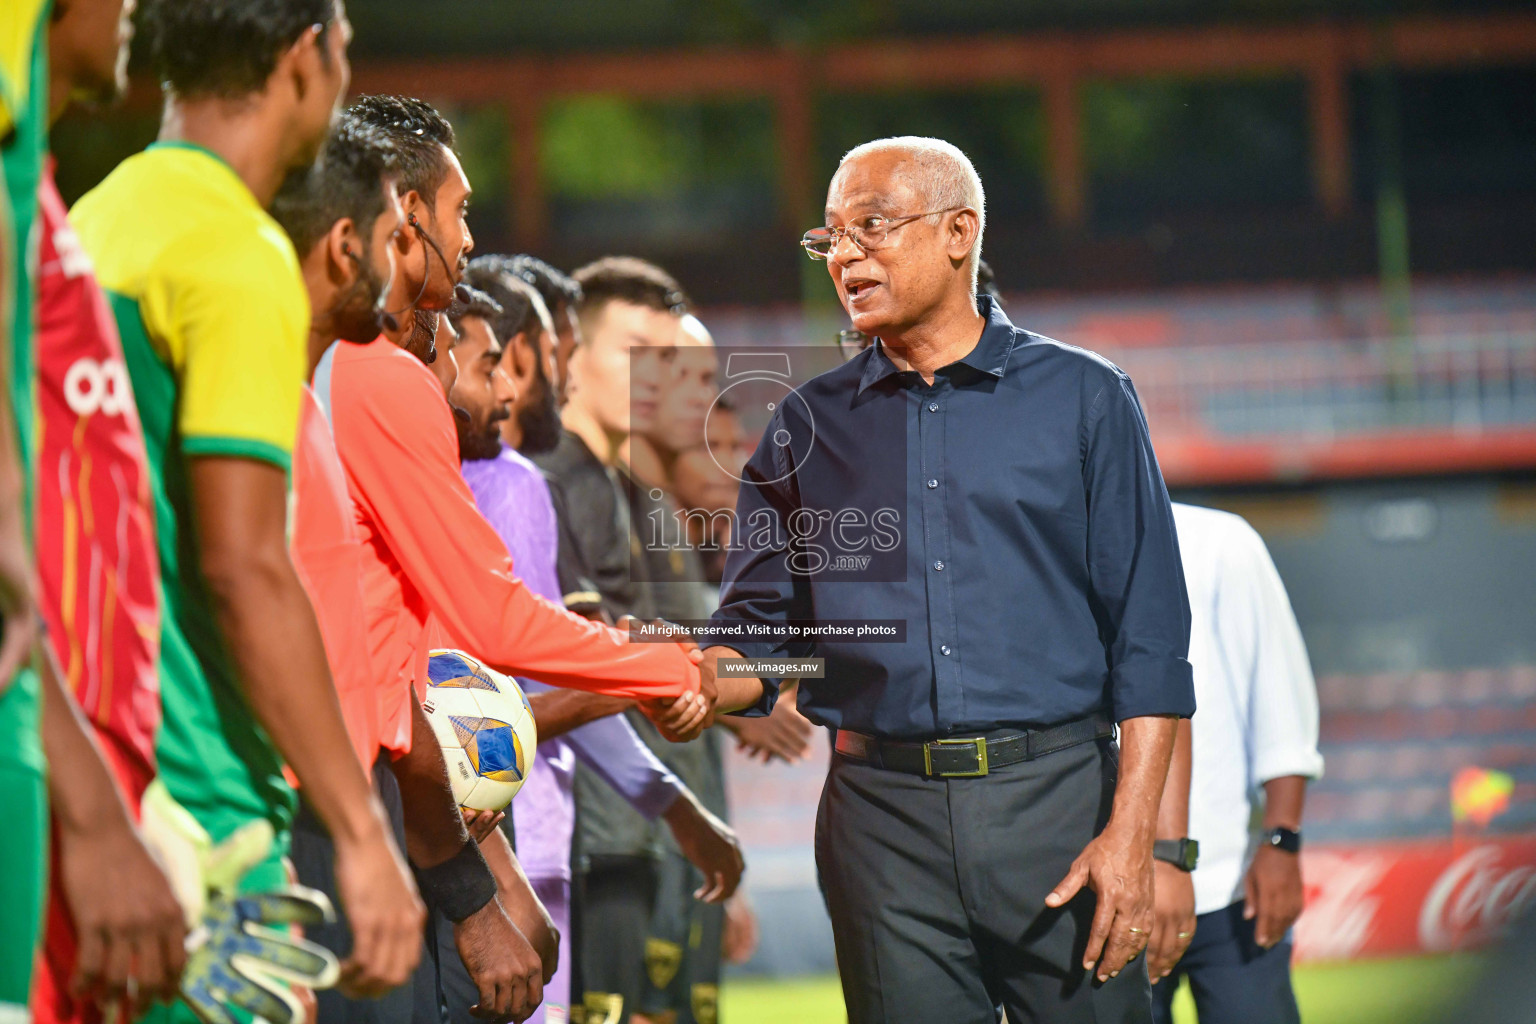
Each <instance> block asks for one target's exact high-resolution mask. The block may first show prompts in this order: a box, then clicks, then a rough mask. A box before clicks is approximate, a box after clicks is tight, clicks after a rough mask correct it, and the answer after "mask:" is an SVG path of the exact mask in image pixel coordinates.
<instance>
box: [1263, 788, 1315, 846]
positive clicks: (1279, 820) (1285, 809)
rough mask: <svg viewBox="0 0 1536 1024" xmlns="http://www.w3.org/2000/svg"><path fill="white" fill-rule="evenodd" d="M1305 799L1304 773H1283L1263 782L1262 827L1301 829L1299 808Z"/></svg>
mask: <svg viewBox="0 0 1536 1024" xmlns="http://www.w3.org/2000/svg"><path fill="white" fill-rule="evenodd" d="M1306 799H1307V778H1306V776H1304V775H1283V776H1281V777H1280V778H1278V779H1270V780H1269V781H1268V782H1266V783H1264V827H1265V828H1267V829H1269V828H1288V829H1291V830H1293V831H1298V832H1299V831H1300V830H1301V809H1302V805H1303V804H1304V803H1305V802H1306Z"/></svg>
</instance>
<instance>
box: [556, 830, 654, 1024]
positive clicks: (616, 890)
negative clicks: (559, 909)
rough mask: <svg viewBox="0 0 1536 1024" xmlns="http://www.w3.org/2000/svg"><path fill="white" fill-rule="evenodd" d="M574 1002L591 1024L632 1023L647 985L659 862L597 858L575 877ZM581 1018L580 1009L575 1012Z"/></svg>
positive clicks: (650, 859) (618, 857) (619, 857)
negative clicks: (647, 951)
mask: <svg viewBox="0 0 1536 1024" xmlns="http://www.w3.org/2000/svg"><path fill="white" fill-rule="evenodd" d="M576 881H577V886H578V888H579V894H578V896H577V898H576V899H575V903H574V907H573V913H572V920H573V924H574V928H573V939H574V945H573V948H574V949H575V951H576V964H575V968H576V971H575V974H574V975H573V976H572V979H571V984H572V988H571V1004H572V1006H573V1007H575V1006H581V1007H582V1008H583V1011H584V1013H585V1020H586V1024H628V1022H629V1018H630V1015H631V1014H633V1013H637V1012H639V1011H640V998H641V996H642V995H643V994H644V992H645V988H646V962H645V944H646V943H645V940H646V935H647V933H648V931H649V930H650V926H651V916H652V914H654V913H655V909H656V883H657V877H656V861H655V859H654V858H651V857H644V856H641V857H622V856H611V857H593V858H592V862H591V865H590V866H589V867H588V869H587V870H586V871H584V872H582V873H581V874H579V875H577V878H576ZM571 1017H572V1019H576V1014H575V1013H574V1012H573V1013H572V1014H571Z"/></svg>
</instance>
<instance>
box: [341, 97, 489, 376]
mask: <svg viewBox="0 0 1536 1024" xmlns="http://www.w3.org/2000/svg"><path fill="white" fill-rule="evenodd" d="M352 122H356V123H358V124H364V125H368V126H369V127H371V128H372V129H374V130H375V131H379V132H382V133H383V134H384V135H385V136H386V137H387V138H388V139H389V141H390V144H391V145H392V146H393V147H394V150H395V154H396V158H395V159H396V180H397V185H396V188H397V189H398V190H399V193H400V205H401V207H402V208H403V210H404V212H405V224H406V230H405V232H404V233H403V234H402V235H401V236H400V238H399V239H398V240H397V241H396V250H395V264H396V268H397V273H396V275H395V281H394V286H393V287H392V288H391V290H390V296H389V306H388V311H389V314H390V317H391V320H390V321H387V322H386V323H385V327H384V333H385V335H386V336H387V337H388V338H389V339H390V340H391V341H393V342H394V343H395V344H397V345H401V346H403V347H404V348H405V349H406V351H408V352H410V353H411V354H412V355H414V356H416V357H417V358H419V359H420V360H421V361H422V362H423V363H426V364H427V365H428V366H431V365H433V363H435V362H436V360H437V357H438V352H437V348H436V345H435V342H434V338H435V336H436V333H437V326H438V325H437V318H436V317H433V316H430V315H429V314H431V313H438V312H442V311H443V310H446V309H447V308H448V304H449V303H450V302H452V301H453V287H454V285H455V284H456V283H457V282H458V280H459V277H460V275H461V274H462V273H463V272H464V266H465V264H466V263H468V261H469V252H470V250H472V249H473V248H474V245H475V240H474V236H473V235H471V234H470V231H469V223H468V221H467V220H466V217H467V215H468V212H469V200H470V194H471V191H472V190H471V189H470V185H469V178H467V177H466V176H465V174H464V168H463V166H462V165H461V164H460V163H459V156H458V153H457V152H455V150H454V146H455V145H456V140H455V137H454V133H453V125H451V124H449V123H448V120H447V119H446V118H444V117H443V116H442V115H441V114H439V113H438V112H437V111H436V110H435V109H433V107H432V105H431V104H429V103H425V102H423V101H422V100H418V99H412V98H410V97H405V96H363V97H361V98H359V99H358V100H356V101H355V102H354V103H353V104H352V105H351V106H350V107H348V108H347V109H346V111H345V112H344V113H343V115H342V123H344V124H346V123H352Z"/></svg>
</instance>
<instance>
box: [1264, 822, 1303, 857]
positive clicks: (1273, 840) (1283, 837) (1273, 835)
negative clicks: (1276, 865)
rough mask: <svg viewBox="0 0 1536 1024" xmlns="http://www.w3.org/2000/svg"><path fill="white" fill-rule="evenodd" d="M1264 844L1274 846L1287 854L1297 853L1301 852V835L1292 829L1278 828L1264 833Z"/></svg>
mask: <svg viewBox="0 0 1536 1024" xmlns="http://www.w3.org/2000/svg"><path fill="white" fill-rule="evenodd" d="M1263 842H1264V845H1265V846H1273V847H1274V848H1275V849H1277V850H1284V851H1285V852H1286V853H1297V852H1299V851H1300V850H1301V833H1300V832H1297V831H1296V830H1295V829H1292V828H1283V827H1279V826H1277V827H1275V828H1272V829H1270V830H1269V831H1268V832H1265V833H1264V835H1263Z"/></svg>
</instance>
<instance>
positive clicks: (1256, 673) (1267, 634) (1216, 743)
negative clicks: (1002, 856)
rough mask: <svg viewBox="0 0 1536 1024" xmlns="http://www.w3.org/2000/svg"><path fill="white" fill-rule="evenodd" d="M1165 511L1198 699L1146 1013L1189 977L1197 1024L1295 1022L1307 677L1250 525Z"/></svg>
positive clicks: (1160, 870)
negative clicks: (1174, 535)
mask: <svg viewBox="0 0 1536 1024" xmlns="http://www.w3.org/2000/svg"><path fill="white" fill-rule="evenodd" d="M1173 517H1174V523H1175V524H1176V526H1177V528H1178V534H1179V548H1180V553H1181V555H1182V559H1183V563H1184V577H1185V582H1186V585H1187V586H1188V588H1189V605H1190V613H1191V632H1190V641H1189V660H1190V664H1191V665H1192V667H1193V669H1194V677H1195V701H1196V704H1197V706H1198V707H1199V709H1200V711H1199V713H1198V714H1196V715H1195V716H1194V718H1193V719H1192V720H1191V722H1190V728H1191V730H1192V744H1193V755H1192V768H1191V779H1190V785H1189V790H1188V815H1189V831H1188V836H1189V839H1193V840H1194V841H1195V842H1197V843H1198V844H1199V847H1198V849H1199V856H1198V864H1197V866H1195V867H1194V870H1193V872H1190V873H1186V872H1187V871H1188V866H1189V865H1190V863H1191V861H1192V860H1193V852H1194V850H1193V846H1192V844H1190V843H1188V842H1179V841H1172V842H1159V844H1158V849H1157V857H1158V861H1157V866H1156V870H1157V884H1156V900H1157V919H1156V920H1157V925H1156V927H1155V929H1154V934H1153V939H1152V942H1151V945H1150V946H1149V948H1148V950H1147V954H1148V961H1147V962H1148V968H1149V970H1150V972H1151V975H1152V979H1153V984H1154V985H1155V986H1156V988H1154V989H1153V1003H1154V1007H1155V1013H1156V1016H1157V1019H1158V1021H1159V1024H1168V1022H1169V1021H1171V1020H1172V1014H1171V1012H1170V1007H1171V1005H1172V1002H1173V995H1174V993H1175V992H1176V991H1177V990H1178V987H1179V983H1180V981H1181V980H1182V979H1183V978H1184V977H1186V976H1187V977H1188V978H1189V981H1190V987H1191V988H1192V990H1193V992H1194V997H1195V1006H1196V1009H1197V1011H1198V1013H1199V1018H1200V1024H1226V1022H1239V1021H1240V1022H1242V1024H1295V1022H1297V1021H1298V1020H1299V1014H1298V1011H1297V1008H1296V997H1295V994H1294V993H1293V992H1292V990H1291V976H1290V960H1291V941H1290V934H1289V933H1290V928H1291V925H1292V923H1293V922H1294V921H1295V920H1296V918H1297V916H1299V915H1300V913H1301V906H1302V887H1301V868H1300V865H1299V864H1298V861H1297V851H1298V850H1299V849H1300V846H1301V831H1300V830H1301V812H1302V803H1303V801H1304V799H1305V797H1306V785H1307V781H1308V780H1309V779H1315V778H1317V777H1319V776H1320V775H1322V772H1323V759H1322V756H1321V755H1320V754H1319V753H1318V751H1317V687H1316V684H1315V682H1314V681H1313V678H1312V669H1311V666H1310V665H1309V663H1308V661H1307V649H1306V646H1305V644H1304V643H1303V642H1302V638H1301V630H1300V628H1299V627H1298V626H1297V625H1296V616H1295V613H1293V612H1292V611H1291V604H1290V600H1289V598H1288V597H1287V596H1286V593H1285V585H1284V584H1283V583H1282V582H1281V581H1280V574H1279V573H1278V572H1276V571H1275V564H1274V562H1273V561H1271V560H1270V557H1269V552H1268V550H1267V549H1266V548H1265V547H1264V541H1263V540H1262V539H1261V538H1260V537H1259V535H1258V533H1257V532H1256V531H1255V530H1254V529H1253V527H1251V526H1249V525H1248V523H1247V522H1246V521H1244V520H1243V519H1242V518H1241V517H1239V516H1235V515H1233V514H1231V513H1229V512H1219V511H1216V510H1215V509H1207V508H1197V507H1195V506H1193V505H1181V504H1175V505H1174V506H1173ZM1177 785H1178V783H1177V781H1176V780H1175V773H1170V776H1169V789H1168V790H1165V792H1164V796H1163V802H1164V808H1163V810H1164V812H1165V813H1164V815H1163V816H1162V818H1161V819H1160V825H1162V824H1163V823H1164V822H1165V821H1166V820H1167V819H1168V818H1169V817H1170V814H1169V813H1168V812H1169V811H1170V809H1171V808H1172V809H1174V811H1173V815H1172V816H1174V817H1177V816H1178V813H1177V812H1178V811H1179V810H1182V807H1180V806H1179V805H1181V804H1182V800H1181V799H1180V798H1181V797H1182V796H1183V795H1184V794H1182V793H1176V792H1173V788H1174V787H1175V786H1177ZM1261 790H1262V793H1261ZM1163 834H1164V833H1163V832H1162V831H1160V832H1159V835H1163ZM1192 915H1193V924H1191V923H1190V918H1191V916H1192ZM1191 933H1192V934H1191ZM1186 947H1187V948H1186ZM1180 954H1182V959H1181V958H1180Z"/></svg>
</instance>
